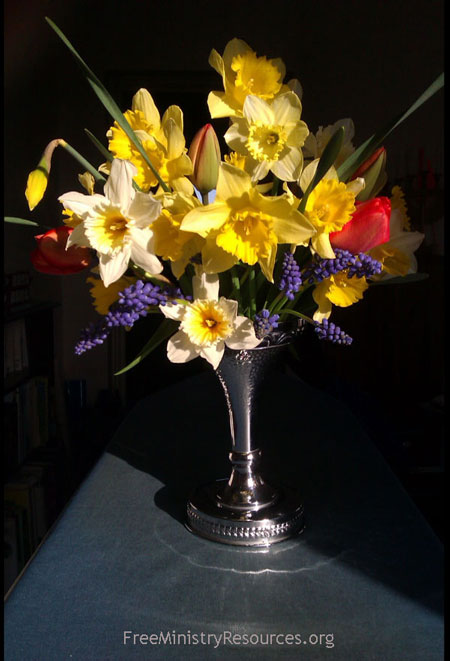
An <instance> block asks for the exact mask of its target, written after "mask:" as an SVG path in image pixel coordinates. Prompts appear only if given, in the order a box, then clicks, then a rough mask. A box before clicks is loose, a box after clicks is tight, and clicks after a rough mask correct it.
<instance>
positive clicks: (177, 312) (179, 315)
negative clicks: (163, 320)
mask: <svg viewBox="0 0 450 661" xmlns="http://www.w3.org/2000/svg"><path fill="white" fill-rule="evenodd" d="M159 309H160V310H161V312H162V313H163V315H164V316H165V317H167V319H173V320H174V321H181V320H182V319H183V317H184V313H185V311H186V310H185V306H184V305H183V304H178V303H166V305H160V306H159ZM184 334H185V333H183V335H184Z"/></svg>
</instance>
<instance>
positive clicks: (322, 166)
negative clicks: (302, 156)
mask: <svg viewBox="0 0 450 661" xmlns="http://www.w3.org/2000/svg"><path fill="white" fill-rule="evenodd" d="M344 134H345V129H344V127H343V126H341V127H339V128H338V129H337V131H335V132H334V133H333V135H332V136H331V138H330V139H329V141H328V142H327V144H326V147H325V149H324V150H323V152H322V156H321V157H320V160H319V163H318V164H317V170H316V173H315V175H314V177H313V178H312V180H311V182H310V184H309V186H308V188H307V189H306V191H305V193H304V195H303V197H302V200H301V202H300V204H299V207H298V210H299V211H300V212H302V211H304V210H305V207H306V202H307V201H308V196H309V194H310V193H311V192H312V191H313V190H314V188H315V187H316V186H317V184H318V183H319V181H320V180H321V179H322V178H323V177H324V175H326V173H327V172H328V170H329V169H330V168H331V166H332V165H333V163H334V162H335V160H336V158H337V156H338V154H339V151H340V149H341V147H342V142H343V140H344Z"/></svg>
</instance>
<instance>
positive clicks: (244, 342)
mask: <svg viewBox="0 0 450 661" xmlns="http://www.w3.org/2000/svg"><path fill="white" fill-rule="evenodd" d="M260 342H261V340H259V339H258V338H257V337H256V335H255V328H254V326H253V322H252V321H251V320H250V319H247V317H241V316H239V317H236V322H235V325H234V331H233V333H232V334H231V335H230V337H228V338H227V339H226V340H225V344H226V345H227V347H230V349H253V348H254V347H256V346H258V344H259V343H260Z"/></svg>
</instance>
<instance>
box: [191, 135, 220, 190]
mask: <svg viewBox="0 0 450 661" xmlns="http://www.w3.org/2000/svg"><path fill="white" fill-rule="evenodd" d="M188 155H189V158H190V159H191V161H192V165H193V174H192V175H191V176H190V180H191V181H192V183H193V184H194V186H195V187H196V188H197V190H198V191H200V193H201V194H202V195H205V194H206V193H209V191H212V190H214V189H215V187H216V185H217V178H218V176H219V165H220V147H219V141H218V139H217V135H216V132H215V131H214V129H213V127H212V126H211V124H206V125H205V126H204V127H203V128H201V129H200V131H198V132H197V133H196V134H195V136H194V139H193V140H192V142H191V146H190V147H189V151H188Z"/></svg>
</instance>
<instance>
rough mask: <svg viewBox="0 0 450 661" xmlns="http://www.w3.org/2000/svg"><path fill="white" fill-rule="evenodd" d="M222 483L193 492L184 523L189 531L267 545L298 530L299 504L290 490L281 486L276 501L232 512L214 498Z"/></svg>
mask: <svg viewBox="0 0 450 661" xmlns="http://www.w3.org/2000/svg"><path fill="white" fill-rule="evenodd" d="M226 483H227V480H218V481H216V482H212V483H211V484H207V485H206V486H203V487H200V488H198V489H197V490H196V491H195V492H194V494H193V495H192V497H191V499H190V500H189V502H188V505H187V523H186V527H187V528H188V530H190V531H191V532H192V533H194V534H196V535H199V536H200V537H205V538H206V539H210V540H212V541H215V542H221V543H222V544H231V545H233V546H271V545H272V544H275V543H277V542H282V541H283V540H285V539H289V538H290V537H293V536H294V535H298V534H299V533H300V532H302V530H303V528H304V514H303V504H302V502H301V499H300V496H299V494H298V492H297V491H295V490H294V489H289V488H285V487H283V488H282V489H280V490H279V494H280V495H279V498H278V499H277V501H276V502H275V503H274V504H271V505H268V506H267V507H264V508H262V509H258V510H256V511H255V510H252V509H250V508H249V509H248V510H244V511H242V510H241V511H236V512H234V511H232V510H230V509H228V508H224V507H222V506H221V505H220V501H219V500H218V498H217V495H218V493H219V492H220V491H221V490H222V489H223V487H224V485H225V484H226Z"/></svg>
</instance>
